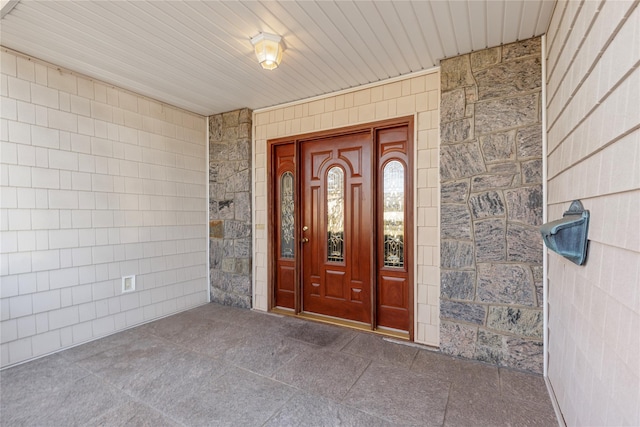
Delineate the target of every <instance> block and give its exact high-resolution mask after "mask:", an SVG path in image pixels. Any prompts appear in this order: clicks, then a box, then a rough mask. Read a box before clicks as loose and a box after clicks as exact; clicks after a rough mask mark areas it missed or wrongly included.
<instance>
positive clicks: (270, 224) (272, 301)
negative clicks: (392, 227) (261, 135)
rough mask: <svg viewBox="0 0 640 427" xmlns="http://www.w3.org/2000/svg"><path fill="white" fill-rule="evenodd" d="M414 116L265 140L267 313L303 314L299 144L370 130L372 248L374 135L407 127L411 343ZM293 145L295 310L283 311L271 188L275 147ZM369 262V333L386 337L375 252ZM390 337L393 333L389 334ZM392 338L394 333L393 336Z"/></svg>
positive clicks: (375, 189)
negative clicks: (380, 319)
mask: <svg viewBox="0 0 640 427" xmlns="http://www.w3.org/2000/svg"><path fill="white" fill-rule="evenodd" d="M414 121H415V116H414V115H411V116H404V117H398V118H394V119H388V120H382V121H378V122H370V123H363V124H359V125H353V126H347V127H343V128H335V129H328V130H324V131H319V132H312V133H306V134H300V135H292V136H289V137H282V138H275V139H269V140H267V152H266V155H267V171H266V178H267V180H266V186H267V188H266V195H267V218H268V220H267V224H266V225H267V230H266V231H267V260H266V267H267V276H268V277H267V283H268V306H267V310H268V311H273V310H277V311H278V312H279V313H282V314H290V315H300V314H302V289H301V286H302V283H301V280H302V274H301V271H302V257H301V255H300V254H301V251H302V241H301V239H302V230H301V227H300V224H302V222H301V221H302V212H301V209H300V207H301V202H302V200H301V191H300V187H299V183H300V182H301V181H300V180H301V178H302V171H300V170H299V167H298V166H299V165H300V153H301V144H302V143H303V142H307V141H313V140H319V139H325V138H329V137H333V136H339V135H347V134H352V133H360V132H363V131H366V130H370V131H371V135H372V139H371V144H372V156H371V162H372V164H371V167H372V170H373V171H375V177H374V179H373V183H372V185H373V193H374V200H373V206H374V215H373V220H374V223H375V224H376V226H375V227H374V230H373V233H374V239H373V241H374V245H375V246H377V245H378V243H379V241H378V235H377V234H378V218H379V217H378V212H377V210H378V209H377V206H378V197H379V185H378V182H379V176H378V167H377V166H378V160H379V159H378V149H377V146H376V140H377V139H376V135H377V131H379V130H384V129H388V128H392V127H396V126H402V125H407V126H408V131H407V153H406V155H407V160H408V164H407V170H406V172H407V176H406V181H405V182H407V183H408V184H409V185H408V187H409V189H408V190H409V191H406V198H407V200H409V203H408V205H409V206H411V208H410V210H408V211H407V213H406V215H407V218H409V219H410V221H409V222H408V223H407V225H406V233H407V235H409V236H410V244H409V245H407V247H406V251H407V252H406V254H407V255H406V256H407V257H408V258H409V259H410V260H411V264H410V268H408V269H407V272H408V290H409V294H408V307H409V322H408V323H409V324H408V331H407V332H408V335H409V340H410V341H413V340H414V325H415V301H416V297H417V296H416V295H415V282H414V279H415V277H414V273H415V265H416V264H415V263H416V259H415V251H414V249H415V238H416V235H415V225H416V224H415V219H412V218H413V216H414V213H415V205H414V203H415V200H414V191H415V180H414V168H415V163H414V162H415V159H414V156H415V153H414V148H415V147H414V125H415V123H414ZM286 144H293V145H294V167H295V171H294V182H295V185H294V187H295V194H294V204H295V217H294V224H295V225H294V230H295V231H294V247H295V248H296V251H295V255H294V259H295V272H294V280H295V286H294V295H295V296H294V301H295V304H294V309H293V310H288V309H282V308H280V307H277V305H276V292H275V283H276V280H277V279H276V274H277V271H276V261H275V251H276V250H277V247H276V246H277V244H276V238H275V236H277V233H278V224H276V206H275V204H276V201H275V188H274V184H273V183H274V175H275V174H274V172H275V167H274V161H275V148H276V147H277V146H280V145H286ZM372 257H373V259H372V263H371V280H372V289H371V310H372V316H371V325H370V327H371V328H370V330H371V331H372V332H377V333H381V334H385V332H384V329H383V330H380V329H377V328H376V325H377V316H376V311H377V303H376V301H377V291H378V283H377V281H378V252H377V250H376V249H374V250H373V254H372ZM337 323H340V324H343V325H345V324H346V325H347V326H348V322H337ZM391 334H392V333H391ZM392 335H393V334H392Z"/></svg>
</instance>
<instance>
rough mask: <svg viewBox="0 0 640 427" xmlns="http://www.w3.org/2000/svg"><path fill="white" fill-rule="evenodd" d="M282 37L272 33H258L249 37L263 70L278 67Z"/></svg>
mask: <svg viewBox="0 0 640 427" xmlns="http://www.w3.org/2000/svg"><path fill="white" fill-rule="evenodd" d="M281 41H282V37H280V36H276V35H274V34H268V33H260V34H258V35H257V36H255V37H254V38H252V39H251V44H252V45H253V47H254V49H255V51H256V57H257V58H258V62H259V63H260V65H262V68H264V69H265V70H273V69H274V68H278V65H280V61H281V60H282V51H283V50H284V49H283V47H282V43H281Z"/></svg>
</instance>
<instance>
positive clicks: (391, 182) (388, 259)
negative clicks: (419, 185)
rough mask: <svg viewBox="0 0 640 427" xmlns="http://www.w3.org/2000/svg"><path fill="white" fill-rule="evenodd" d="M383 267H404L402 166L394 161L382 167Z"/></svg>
mask: <svg viewBox="0 0 640 427" xmlns="http://www.w3.org/2000/svg"><path fill="white" fill-rule="evenodd" d="M383 182H384V190H383V191H384V203H383V206H384V214H383V215H384V266H385V267H403V266H404V166H403V165H402V163H400V162H398V161H396V160H394V161H391V162H389V163H387V165H386V166H385V167H384V176H383Z"/></svg>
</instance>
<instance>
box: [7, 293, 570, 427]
mask: <svg viewBox="0 0 640 427" xmlns="http://www.w3.org/2000/svg"><path fill="white" fill-rule="evenodd" d="M0 393H1V399H0V402H1V405H0V425H3V426H5V425H6V426H16V425H21V426H71V425H100V426H124V425H138V426H139V425H148V426H154V427H155V426H180V425H186V426H220V425H229V426H231V425H233V426H239V425H246V426H338V425H341V426H367V427H372V426H391V425H420V426H441V425H444V426H557V425H558V423H557V420H556V417H555V415H554V412H553V407H552V405H551V401H550V399H549V396H548V393H547V389H546V387H545V384H544V380H543V379H542V377H540V376H535V375H529V374H525V373H522V372H517V371H513V370H508V369H502V368H497V367H495V366H491V365H486V364H482V363H477V362H472V361H466V360H461V359H456V358H452V357H448V356H444V355H441V354H439V353H435V352H432V351H429V350H425V349H419V348H415V347H410V346H405V345H400V344H396V343H392V342H389V341H386V340H383V339H382V338H381V337H379V336H376V335H372V334H368V333H365V332H358V331H353V330H349V329H343V328H338V327H335V326H331V325H324V324H319V323H312V322H309V321H304V320H301V319H296V318H290V317H278V316H273V315H268V314H263V313H258V312H252V311H248V310H241V309H236V308H230V307H225V306H221V305H218V304H207V305H205V306H201V307H198V308H195V309H192V310H189V311H187V312H184V313H180V314H176V315H174V316H170V317H167V318H164V319H161V320H158V321H155V322H152V323H148V324H145V325H143V326H139V327H137V328H134V329H130V330H127V331H125V332H120V333H118V334H115V335H111V336H109V337H106V338H103V339H100V340H97V341H93V342H90V343H87V344H84V345H81V346H78V347H75V348H72V349H69V350H66V351H63V352H60V353H57V354H54V355H51V356H47V357H45V358H42V359H38V360H35V361H32V362H29V363H26V364H23V365H19V366H16V367H13V368H9V369H5V370H4V371H2V372H1V373H0Z"/></svg>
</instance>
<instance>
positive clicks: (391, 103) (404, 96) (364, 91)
mask: <svg viewBox="0 0 640 427" xmlns="http://www.w3.org/2000/svg"><path fill="white" fill-rule="evenodd" d="M439 94H440V73H439V71H438V70H434V71H429V72H425V73H421V74H419V75H418V74H415V75H413V76H409V77H407V78H404V79H401V80H393V81H390V82H388V83H381V84H376V85H370V86H367V87H364V88H361V89H356V90H353V91H347V92H340V93H338V94H336V95H329V96H325V97H322V98H316V99H313V100H309V101H304V102H299V103H296V104H293V105H291V104H289V105H285V106H282V107H273V108H269V109H264V110H257V111H256V112H254V120H253V124H254V132H255V136H254V150H253V153H254V159H253V177H254V178H253V179H254V185H255V187H254V196H253V202H254V211H255V213H254V214H255V218H254V232H255V237H254V239H255V240H254V243H255V244H254V295H253V306H254V308H255V309H258V310H267V308H268V300H269V296H268V285H267V277H268V276H267V259H268V258H267V242H268V241H269V239H270V238H271V236H268V235H267V226H266V225H267V221H268V219H267V197H266V196H267V183H266V176H267V152H266V148H267V141H268V140H269V139H274V138H281V137H286V136H291V135H299V134H304V133H309V132H316V131H321V130H327V129H336V128H341V127H345V126H350V125H356V124H360V123H370V122H375V121H380V120H386V119H392V118H395V117H404V116H409V115H414V116H415V138H414V149H415V154H414V164H415V168H416V170H415V173H414V179H415V182H414V183H413V185H414V189H415V194H416V198H415V200H416V203H415V205H416V207H415V218H416V221H415V226H416V230H415V236H416V239H415V241H416V248H415V250H414V253H415V265H416V272H415V273H416V274H415V286H414V288H415V297H414V299H415V303H416V311H415V316H414V317H415V321H416V324H415V341H417V342H420V343H424V344H429V345H433V346H438V345H439V342H440V340H439V299H440V267H439V265H440V249H439V248H440V242H439V235H440V230H439V218H438V212H439V209H438V203H439V199H440V195H439V182H438V179H439V178H438V144H439V134H438V129H439V104H440V95H439Z"/></svg>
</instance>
